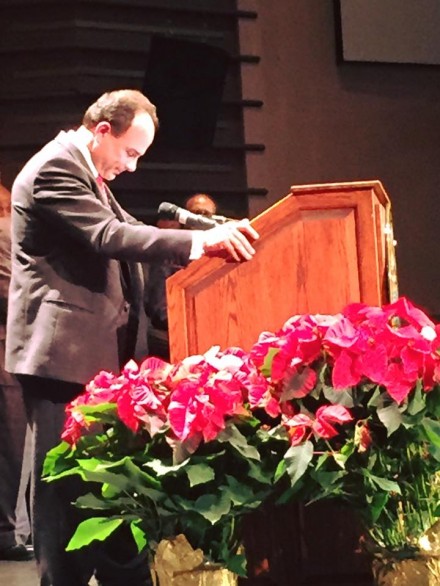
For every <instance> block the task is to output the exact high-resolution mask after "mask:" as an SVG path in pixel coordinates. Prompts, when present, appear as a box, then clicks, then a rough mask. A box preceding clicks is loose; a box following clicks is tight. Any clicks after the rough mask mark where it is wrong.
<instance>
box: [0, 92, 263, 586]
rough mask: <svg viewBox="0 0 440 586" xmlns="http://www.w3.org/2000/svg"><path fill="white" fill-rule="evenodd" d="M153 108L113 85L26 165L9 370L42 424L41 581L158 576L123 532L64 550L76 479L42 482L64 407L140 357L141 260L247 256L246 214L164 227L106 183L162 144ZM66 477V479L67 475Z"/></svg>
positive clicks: (49, 585) (137, 582)
mask: <svg viewBox="0 0 440 586" xmlns="http://www.w3.org/2000/svg"><path fill="white" fill-rule="evenodd" d="M157 128H158V119H157V115H156V108H155V107H154V105H153V104H152V103H151V102H150V101H149V100H148V99H147V98H146V97H145V96H144V95H143V94H142V93H141V92H139V91H137V90H118V91H112V92H108V93H105V94H104V95H102V96H101V97H100V98H99V99H98V100H97V101H96V102H95V103H94V104H92V105H91V106H90V107H89V108H88V110H87V111H86V113H85V114H84V117H83V121H82V125H81V126H80V128H78V129H77V130H75V131H69V132H62V133H60V134H59V135H58V136H57V137H56V138H55V139H54V140H52V141H51V142H49V143H48V144H47V145H46V146H44V147H43V148H42V149H41V150H40V151H39V152H38V153H37V154H36V155H34V156H33V157H32V158H31V159H30V161H28V163H27V164H26V165H25V166H24V168H23V169H22V171H21V172H20V173H19V175H18V176H17V178H16V180H15V182H14V184H13V187H12V230H13V246H12V278H11V288H10V295H9V307H8V327H7V339H6V367H7V369H8V370H9V371H10V372H13V373H15V374H16V375H17V377H18V379H19V381H20V383H21V386H22V389H23V394H24V400H25V404H26V409H27V412H28V420H29V423H30V425H31V428H32V432H33V440H34V446H33V448H34V452H33V482H34V489H33V497H32V504H33V538H34V549H35V556H36V559H37V564H38V568H39V575H40V585H41V586H86V585H87V584H88V582H89V578H90V576H91V575H92V574H95V575H96V578H97V580H98V582H99V584H101V585H102V586H119V585H120V586H125V585H126V584H130V586H141V585H142V586H144V585H147V584H150V578H149V569H148V567H147V564H146V561H145V554H144V553H143V554H141V555H138V554H137V552H136V548H135V546H134V542H133V540H131V541H130V540H129V537H128V536H127V537H126V536H125V535H123V534H121V532H119V534H116V535H115V537H114V538H113V539H110V540H108V541H105V542H104V543H103V544H97V545H96V547H95V548H93V547H91V548H86V549H85V550H79V551H75V552H66V551H65V547H66V545H67V543H68V541H69V539H70V537H71V535H72V533H73V530H74V529H75V527H76V525H77V522H78V520H79V515H80V512H79V511H78V510H77V509H75V508H74V507H72V506H71V504H70V503H71V502H72V500H74V499H75V498H76V497H77V496H78V490H79V489H80V488H81V486H79V487H75V485H74V481H73V479H69V481H68V482H66V484H65V485H64V486H58V487H57V486H55V485H56V484H58V483H54V484H47V483H45V482H42V481H41V480H40V475H41V470H42V464H43V461H44V458H45V456H46V453H47V452H48V450H50V449H51V448H52V447H53V446H55V445H56V444H57V443H59V440H60V434H61V430H62V427H63V424H64V420H65V405H66V403H67V402H69V401H71V400H72V399H73V398H75V397H76V396H77V395H78V394H79V393H80V392H81V391H82V389H83V386H84V384H85V383H86V382H88V381H89V380H90V379H91V378H92V377H94V376H95V375H96V374H97V373H98V372H99V371H101V370H107V371H113V372H118V371H119V369H120V368H121V366H123V364H124V363H125V362H126V361H127V360H128V359H129V358H131V357H134V358H138V359H140V358H142V357H143V356H145V354H146V352H147V349H146V347H145V340H146V331H145V322H146V318H145V314H144V313H143V282H142V270H141V264H140V263H143V262H149V261H151V260H155V259H161V258H163V259H165V258H171V259H173V260H174V261H175V262H178V263H185V262H187V261H188V258H190V257H192V256H194V257H196V256H198V255H200V254H210V253H215V252H216V251H221V250H224V251H227V252H228V253H229V254H230V255H231V256H232V258H234V259H236V260H241V259H245V260H249V259H251V258H252V256H253V254H254V252H255V251H254V249H253V247H252V245H251V244H250V242H249V240H248V238H251V239H253V238H257V237H258V234H257V233H256V232H255V230H253V228H252V227H251V226H250V225H249V222H247V221H243V222H241V223H238V224H235V225H231V226H228V225H224V226H219V227H216V228H213V229H212V230H209V231H207V232H200V231H198V232H190V231H186V230H161V229H159V228H156V227H154V226H146V225H144V224H142V223H140V222H138V221H136V220H135V218H133V217H132V216H130V215H129V214H128V213H127V212H126V211H125V210H123V209H122V208H121V206H119V205H118V203H117V202H116V200H115V198H114V197H113V195H112V193H111V191H110V189H109V188H108V186H107V185H106V182H108V181H112V180H113V179H114V178H115V177H116V176H117V175H119V174H121V173H123V172H124V171H129V172H133V171H135V169H136V166H137V163H138V160H139V158H140V157H141V156H143V155H144V154H145V153H146V151H147V150H148V148H149V147H150V145H151V143H152V142H153V139H154V136H155V133H156V130H157ZM61 485H62V483H61Z"/></svg>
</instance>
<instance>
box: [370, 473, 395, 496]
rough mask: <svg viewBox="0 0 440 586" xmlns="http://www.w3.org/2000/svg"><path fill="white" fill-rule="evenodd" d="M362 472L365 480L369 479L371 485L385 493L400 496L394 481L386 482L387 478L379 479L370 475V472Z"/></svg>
mask: <svg viewBox="0 0 440 586" xmlns="http://www.w3.org/2000/svg"><path fill="white" fill-rule="evenodd" d="M363 472H364V475H365V476H367V478H369V479H370V480H371V482H372V483H373V484H375V485H376V486H378V487H379V488H381V489H382V490H385V491H387V492H395V493H396V494H402V493H401V490H400V486H399V485H398V483H397V482H394V480H388V478H381V477H380V476H376V475H374V474H371V472H370V471H368V470H366V469H365V470H364V471H363Z"/></svg>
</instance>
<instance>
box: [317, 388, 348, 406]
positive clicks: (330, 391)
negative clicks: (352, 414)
mask: <svg viewBox="0 0 440 586" xmlns="http://www.w3.org/2000/svg"><path fill="white" fill-rule="evenodd" d="M323 393H324V397H325V398H326V399H327V401H329V402H330V403H332V405H343V406H344V407H347V409H351V408H352V407H354V400H353V390H352V389H351V387H349V388H347V389H338V390H337V391H336V390H335V389H334V388H333V387H328V386H327V385H324V387H323Z"/></svg>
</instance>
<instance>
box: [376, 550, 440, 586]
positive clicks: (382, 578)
mask: <svg viewBox="0 0 440 586" xmlns="http://www.w3.org/2000/svg"><path fill="white" fill-rule="evenodd" d="M373 576H374V580H375V584H376V586H439V585H440V559H439V558H438V557H420V558H414V559H403V560H390V559H387V560H379V559H375V560H374V561H373Z"/></svg>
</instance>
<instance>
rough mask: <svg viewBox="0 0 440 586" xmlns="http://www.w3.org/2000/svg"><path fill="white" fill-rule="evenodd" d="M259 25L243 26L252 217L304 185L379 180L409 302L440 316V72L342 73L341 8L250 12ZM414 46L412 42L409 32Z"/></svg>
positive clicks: (322, 4)
mask: <svg viewBox="0 0 440 586" xmlns="http://www.w3.org/2000/svg"><path fill="white" fill-rule="evenodd" d="M239 5H240V6H241V7H246V8H248V9H253V10H255V11H256V12H257V13H258V19H256V20H255V21H247V22H243V23H242V24H241V45H242V51H244V52H247V53H254V54H257V55H260V56H261V61H260V63H259V64H258V65H257V66H255V65H252V64H245V65H244V66H243V96H244V97H245V98H246V97H249V96H252V97H258V98H260V99H261V100H262V101H263V103H264V106H263V108H262V109H261V110H252V111H249V112H245V121H246V125H245V129H246V140H247V141H249V142H256V143H258V142H260V143H263V144H264V145H265V150H264V151H263V152H258V153H250V154H248V156H247V163H248V183H249V184H251V185H262V186H264V187H266V188H267V189H268V195H267V197H266V198H255V197H251V198H250V210H251V214H255V213H258V212H259V211H261V210H262V209H264V208H265V207H266V206H267V205H268V204H270V203H273V202H274V201H276V200H277V199H278V198H279V197H281V196H283V195H285V194H286V193H288V191H289V186H290V185H292V184H302V183H322V182H339V181H355V180H371V179H379V180H380V181H382V183H383V185H384V187H385V190H386V191H387V193H388V195H389V197H390V199H391V202H392V205H393V216H394V229H395V237H396V240H397V248H396V254H397V263H398V264H397V270H398V276H399V283H400V293H401V294H404V295H406V296H408V297H410V298H412V299H413V300H414V301H415V302H417V303H419V304H421V305H423V306H424V307H425V308H427V309H428V310H429V311H430V312H432V313H435V314H438V315H440V263H439V259H438V245H437V242H438V233H439V230H438V222H439V216H440V214H439V196H440V193H439V184H440V141H439V136H440V133H439V131H440V99H439V98H440V68H439V67H438V66H431V67H430V66H424V65H402V64H398V65H397V64H394V65H388V64H381V63H374V64H366V63H346V62H345V63H338V62H337V34H336V26H335V23H336V18H335V11H334V2H333V1H331V0H295V1H294V2H292V1H291V0H277V2H276V3H274V2H267V1H264V0H240V2H239ZM401 36H402V37H403V38H404V36H405V31H404V30H402V31H401Z"/></svg>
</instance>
